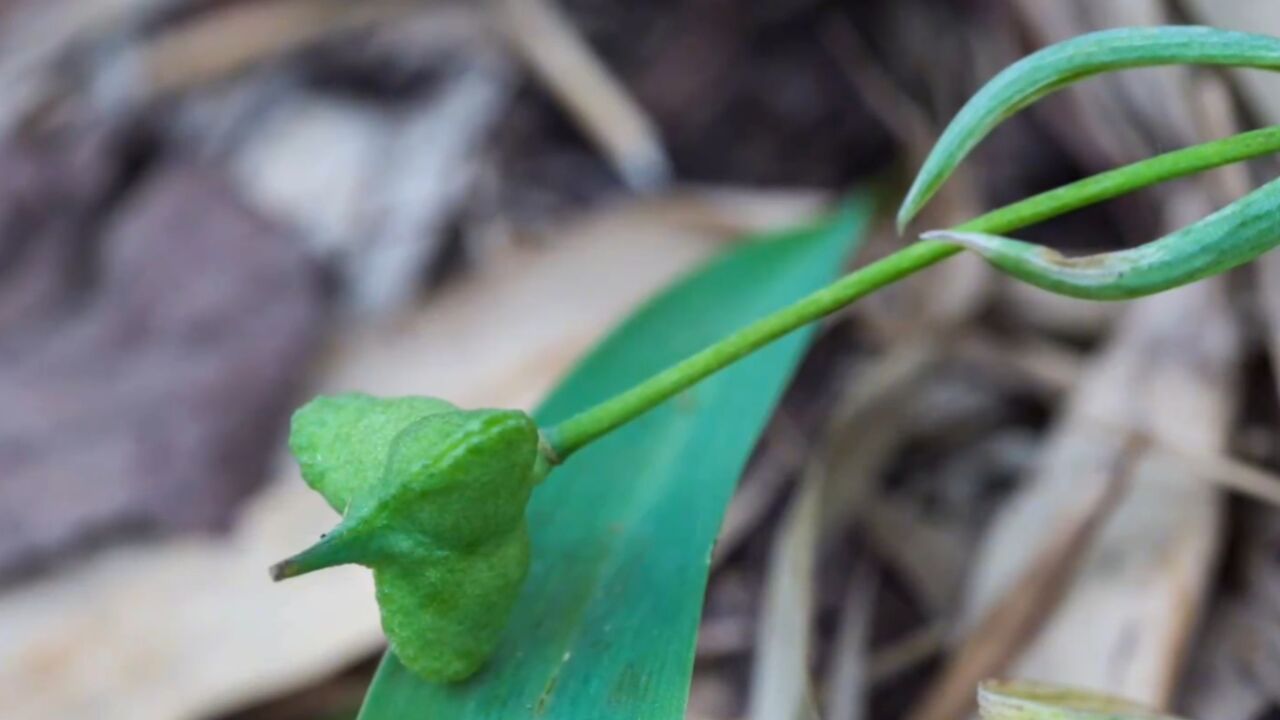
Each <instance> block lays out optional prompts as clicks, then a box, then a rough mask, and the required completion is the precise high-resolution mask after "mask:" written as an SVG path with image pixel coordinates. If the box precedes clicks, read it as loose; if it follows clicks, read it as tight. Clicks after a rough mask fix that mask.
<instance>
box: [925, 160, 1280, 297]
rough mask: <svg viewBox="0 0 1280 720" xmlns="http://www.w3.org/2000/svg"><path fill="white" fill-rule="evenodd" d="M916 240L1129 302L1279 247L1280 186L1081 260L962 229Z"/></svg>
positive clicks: (1030, 278) (1083, 293)
mask: <svg viewBox="0 0 1280 720" xmlns="http://www.w3.org/2000/svg"><path fill="white" fill-rule="evenodd" d="M923 237H924V238H925V239H927V240H936V241H942V242H952V243H956V244H958V245H962V246H964V247H966V248H969V249H970V250H973V251H975V252H977V253H979V254H980V255H982V256H983V257H985V258H986V259H987V260H988V261H990V262H991V264H993V265H995V266H996V267H998V268H1000V269H1001V270H1003V271H1005V272H1007V273H1009V274H1010V275H1013V276H1014V277H1017V278H1018V279H1020V280H1023V281H1025V282H1028V283H1031V284H1032V285H1036V286H1038V287H1041V288H1044V289H1045V290H1049V291H1051V292H1055V293H1058V294H1061V295H1069V296H1071V297H1078V298H1085V299H1090V300H1128V299H1130V298H1136V297H1142V296H1144V295H1151V294H1153V293H1157V292H1160V291H1162V290H1168V289H1170V288H1175V287H1179V286H1181V285H1186V284H1188V283H1191V282H1195V281H1196V280H1200V279H1203V278H1206V277H1209V276H1210V275H1216V274H1218V273H1221V272H1224V271H1226V270H1229V269H1231V268H1233V267H1236V266H1238V265H1242V264H1244V263H1247V262H1249V261H1250V260H1253V259H1254V258H1256V257H1258V256H1259V255H1261V254H1262V253H1264V252H1266V251H1268V250H1270V249H1272V248H1274V247H1275V246H1276V245H1277V244H1280V180H1272V181H1271V182H1270V183H1267V184H1266V185H1263V186H1262V187H1260V188H1258V189H1257V190H1254V191H1253V192H1251V193H1249V194H1248V195H1246V196H1244V197H1243V198H1241V199H1239V200H1237V201H1235V202H1234V203H1232V204H1230V205H1228V206H1227V207H1225V208H1223V209H1221V210H1219V211H1217V212H1215V213H1213V214H1212V215H1209V216H1207V217H1205V218H1203V219H1201V220H1199V221H1198V222H1195V223H1193V224H1191V225H1188V226H1187V227H1185V228H1182V229H1181V230H1178V231H1176V232H1173V233H1170V234H1169V235H1166V236H1164V237H1162V238H1160V239H1159V240H1153V241H1151V242H1149V243H1147V244H1145V245H1141V246H1139V247H1136V248H1132V249H1129V250H1120V251H1116V252H1109V253H1102V254H1098V255H1089V256H1087V257H1074V258H1069V257H1064V256H1063V255H1062V254H1061V253H1059V252H1057V251H1056V250H1053V249H1051V248H1046V247H1043V246H1040V245H1034V244H1031V243H1026V242H1022V241H1020V240H1013V239H1010V238H1006V237H1000V236H998V235H989V234H985V233H977V232H964V231H961V230H941V231H935V232H929V233H925V234H924V236H923Z"/></svg>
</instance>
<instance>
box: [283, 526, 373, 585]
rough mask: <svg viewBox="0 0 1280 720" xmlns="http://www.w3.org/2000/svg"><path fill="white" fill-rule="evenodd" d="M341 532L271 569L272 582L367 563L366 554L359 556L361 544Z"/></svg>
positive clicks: (332, 533) (326, 537)
mask: <svg viewBox="0 0 1280 720" xmlns="http://www.w3.org/2000/svg"><path fill="white" fill-rule="evenodd" d="M344 529H345V528H344V526H342V525H339V526H338V527H337V528H336V529H334V531H333V532H331V533H329V534H328V535H326V536H324V537H323V538H321V539H320V542H318V543H316V544H315V545H312V546H311V547H309V548H307V549H306V550H303V551H302V552H300V553H298V554H297V555H294V556H293V557H290V558H285V559H284V560H281V561H280V562H278V563H276V564H275V565H272V566H271V569H270V573H271V579H272V580H274V581H276V582H279V581H281V580H288V579H289V578H293V577H298V576H299V575H306V574H307V573H310V572H315V571H316V570H323V569H325V568H330V567H336V566H338V565H350V564H352V563H361V562H365V561H367V560H368V553H366V552H362V543H360V542H359V539H358V537H353V536H352V535H351V534H350V533H349V532H344Z"/></svg>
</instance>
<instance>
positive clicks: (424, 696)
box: [360, 198, 871, 720]
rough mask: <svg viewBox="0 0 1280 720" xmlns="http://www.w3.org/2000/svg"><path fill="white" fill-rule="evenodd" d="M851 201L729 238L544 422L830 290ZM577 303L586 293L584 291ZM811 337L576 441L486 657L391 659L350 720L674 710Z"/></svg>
mask: <svg viewBox="0 0 1280 720" xmlns="http://www.w3.org/2000/svg"><path fill="white" fill-rule="evenodd" d="M870 212H871V210H870V207H869V202H868V201H867V200H866V199H865V198H863V199H858V200H855V201H853V202H851V203H849V204H848V205H847V206H846V207H845V208H844V209H843V210H841V211H840V212H839V213H837V214H836V215H835V216H834V217H832V218H830V219H829V220H827V221H825V222H823V223H822V224H820V225H818V226H815V227H812V228H807V229H804V230H800V231H793V232H789V233H783V234H782V236H780V237H778V236H774V237H769V238H760V239H758V240H757V241H755V242H748V243H745V244H742V245H740V246H738V247H736V248H735V249H733V250H731V251H730V252H728V253H727V254H726V255H724V256H722V257H721V258H719V259H718V260H715V261H713V262H712V263H710V264H709V265H708V266H706V267H704V268H703V269H701V270H699V271H697V272H696V273H694V274H693V275H692V276H690V277H688V278H686V279H685V280H683V281H681V282H679V283H677V284H676V285H675V286H673V287H671V288H670V289H668V290H667V291H665V292H664V293H662V294H661V295H660V296H658V297H657V298H655V299H654V300H652V301H651V302H650V303H649V304H648V305H646V306H645V307H643V308H642V309H640V310H639V311H638V312H637V313H636V314H635V315H633V316H632V317H631V318H630V319H629V320H628V321H626V322H625V323H624V324H623V325H622V326H621V327H619V328H618V329H617V330H616V331H615V332H614V333H613V334H612V335H611V336H610V337H609V338H607V339H606V340H605V341H604V342H603V343H601V345H599V346H598V347H597V348H596V350H595V351H594V352H593V353H592V354H591V355H590V356H589V357H588V358H587V359H586V360H585V361H584V362H583V363H582V364H581V365H580V366H579V367H578V368H577V369H576V370H575V371H574V372H573V373H571V374H570V376H569V377H568V378H567V379H565V381H564V382H563V383H562V384H561V385H560V386H559V388H558V389H557V390H556V391H555V392H554V393H553V394H552V396H551V397H550V399H548V400H547V401H546V403H545V404H544V405H543V406H542V408H541V409H540V410H539V412H538V413H536V415H537V418H538V420H539V422H540V424H542V425H543V426H547V425H550V424H552V423H554V422H556V421H558V420H561V419H563V418H566V417H568V416H570V415H571V414H573V413H574V412H576V411H579V410H582V409H584V408H586V407H589V406H591V405H593V404H594V403H596V402H598V401H600V400H602V399H605V398H607V397H610V396H611V395H613V394H614V393H616V392H618V391H621V390H625V389H627V388H629V387H630V386H632V385H633V384H635V383H636V382H638V381H640V380H642V379H644V378H646V377H648V376H649V375H651V374H652V373H654V372H657V371H659V370H662V369H664V368H666V367H667V366H668V365H670V364H672V363H674V362H676V361H678V360H681V359H683V358H684V357H685V356H687V355H690V354H692V353H693V352H695V351H698V350H701V349H702V348H704V347H706V346H707V345H710V344H712V343H714V342H715V341H717V340H720V339H721V338H722V337H723V336H725V335H727V334H728V333H730V332H731V331H733V330H736V329H738V328H739V327H741V326H743V325H745V324H747V323H748V322H750V321H752V320H755V319H757V318H759V317H761V316H763V315H765V314H767V313H768V312H770V311H773V310H775V309H778V308H780V307H782V306H783V305H785V304H787V303H788V302H790V301H793V300H796V299H798V298H800V297H801V296H803V295H805V294H807V293H808V292H810V291H812V290H814V289H816V288H817V287H819V286H821V285H823V284H825V283H827V282H829V281H830V280H831V279H832V278H834V277H835V276H836V275H837V274H838V272H839V271H840V269H841V265H842V260H843V259H844V258H845V256H846V255H847V254H848V252H849V251H850V248H851V247H853V246H854V245H856V244H857V243H858V241H859V240H860V239H861V237H862V236H863V234H864V231H865V228H866V224H867V221H868V218H869V216H870ZM583 302H590V298H583ZM810 332H811V331H810V330H802V331H799V332H796V333H793V334H792V335H789V336H787V337H785V338H783V339H781V340H779V341H778V342H776V343H774V344H773V345H770V346H769V347H767V348H764V349H763V350H761V351H759V352H757V353H755V354H754V355H752V356H750V357H748V358H746V359H744V360H742V361H740V362H739V363H737V364H735V365H734V366H732V367H730V368H728V369H726V370H725V371H723V372H721V373H719V374H717V375H715V376H714V377H711V378H709V379H707V380H705V381H703V382H702V383H700V384H699V385H697V386H695V387H694V388H692V389H690V390H689V391H687V392H685V393H684V394H682V395H680V396H678V397H676V398H673V399H672V400H671V401H669V402H667V403H665V404H664V405H662V406H660V407H658V408H656V409H654V410H653V411H651V412H649V413H647V414H646V415H644V416H643V417H641V418H639V419H638V420H636V421H634V422H632V423H630V424H628V425H627V426H625V427H623V428H621V429H619V430H617V431H616V432H614V433H613V434H611V435H609V436H606V437H605V438H603V439H601V440H600V441H598V442H597V443H595V444H593V445H591V446H589V447H587V448H585V449H583V450H582V451H581V452H580V453H578V454H576V455H575V456H574V457H573V458H571V459H570V460H569V461H568V462H567V463H566V464H565V465H564V466H563V467H561V468H559V469H557V470H556V471H555V472H553V473H552V475H551V476H550V477H549V478H548V479H547V480H546V482H544V483H543V485H542V486H541V487H540V488H539V489H538V490H537V492H536V493H535V495H534V498H533V501H532V503H531V505H530V509H529V521H530V527H531V531H532V535H533V548H534V550H533V552H534V563H533V568H532V570H531V572H530V575H529V579H528V580H527V581H526V583H525V586H524V589H523V594H522V596H521V598H520V600H519V602H518V603H517V606H516V610H515V613H514V616H513V617H512V620H511V623H510V625H509V627H508V629H507V632H506V635H505V637H504V639H503V641H502V642H501V644H500V645H499V648H498V651H497V653H496V655H495V657H494V658H493V659H492V660H491V661H490V663H489V665H488V666H487V667H486V668H485V669H484V670H482V671H481V672H480V673H479V674H478V675H477V676H476V677H474V678H473V679H471V680H469V681H467V682H465V683H462V684H458V685H433V684H430V683H427V682H425V681H422V680H419V679H418V678H416V677H414V676H413V675H412V674H410V673H409V672H408V671H407V670H405V669H404V668H403V666H401V665H400V663H399V662H398V661H397V660H396V659H395V657H394V655H392V654H388V655H387V656H386V658H384V660H383V663H382V666H381V667H380V668H379V670H378V674H377V677H376V678H375V679H374V683H373V686H372V688H371V689H370V692H369V696H368V698H366V701H365V706H364V708H363V710H362V711H361V714H360V717H361V718H362V720H390V719H392V718H394V720H427V719H432V720H434V719H439V720H470V719H477V720H478V719H485V720H489V719H497V718H502V719H503V720H509V719H516V718H593V719H594V718H604V717H608V718H618V719H625V718H645V720H663V719H670V720H677V719H679V718H683V717H684V709H685V703H686V700H687V696H688V691H689V680H690V674H691V671H692V668H693V658H694V643H695V639H696V635H697V630H698V620H699V617H700V615H701V611H702V600H703V593H704V590H705V588H706V581H707V572H708V568H709V564H710V556H711V548H712V545H713V544H714V542H715V537H716V533H717V531H718V529H719V527H720V521H721V518H722V516H723V514H724V510H725V507H726V505H727V504H728V502H729V499H730V497H731V495H732V493H733V488H734V486H735V484H736V483H737V480H738V476H739V474H740V473H741V471H742V468H743V466H744V464H745V463H746V461H747V457H748V455H749V454H750V452H751V449H752V447H753V446H754V445H755V442H756V440H757V438H758V436H759V434H760V432H761V431H762V430H763V428H764V426H765V423H766V422H767V421H768V418H769V416H770V414H771V413H772V410H773V407H774V405H775V403H776V402H777V400H778V398H779V396H780V395H781V393H782V390H783V388H784V387H785V386H786V384H787V381H788V379H789V378H790V376H791V374H792V372H793V371H794V369H795V367H796V364H797V362H798V361H799V359H800V357H801V355H802V353H803V351H804V348H805V346H806V343H807V341H808V338H809V336H810Z"/></svg>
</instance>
